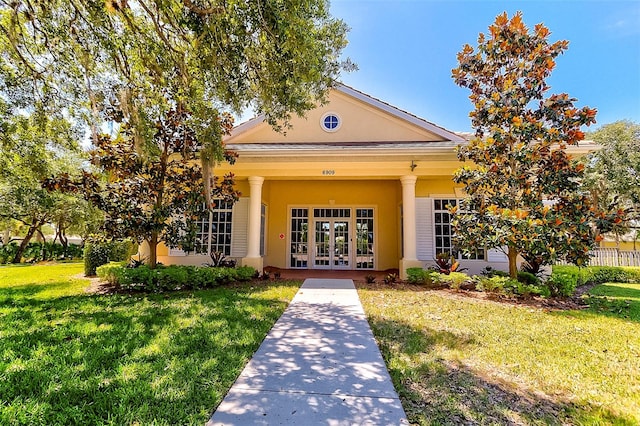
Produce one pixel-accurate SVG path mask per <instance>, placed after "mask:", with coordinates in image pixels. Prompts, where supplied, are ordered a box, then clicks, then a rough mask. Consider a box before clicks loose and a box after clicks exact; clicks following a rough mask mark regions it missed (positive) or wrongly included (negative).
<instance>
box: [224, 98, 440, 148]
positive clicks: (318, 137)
mask: <svg viewBox="0 0 640 426" xmlns="http://www.w3.org/2000/svg"><path fill="white" fill-rule="evenodd" d="M328 112H334V113H337V115H338V116H339V117H340V119H341V122H342V124H341V127H340V129H339V131H337V132H334V133H330V132H325V131H324V130H322V128H321V127H320V120H321V118H322V117H323V115H324V114H326V113H328ZM291 125H292V128H291V129H288V130H287V132H286V135H283V134H281V133H277V132H274V131H273V130H272V129H271V127H270V126H268V125H264V126H257V127H255V128H253V129H251V130H249V131H247V132H245V133H242V134H240V135H238V136H235V137H233V143H256V142H259V143H269V142H285V143H294V142H295V143H314V142H352V141H368V142H372V141H377V142H380V141H383V142H386V141H437V140H442V138H441V137H439V136H437V135H435V134H433V133H430V132H428V131H426V130H424V129H420V128H419V127H417V126H415V125H412V124H410V123H408V122H406V121H404V120H400V119H398V118H396V117H393V116H391V115H390V114H387V113H385V112H383V111H380V110H379V109H376V108H373V107H372V106H371V105H368V104H366V103H364V102H362V101H360V100H358V99H355V98H352V97H350V96H347V95H345V94H344V93H340V92H338V91H332V92H331V93H330V94H329V103H327V104H326V105H324V106H320V107H318V108H316V109H314V110H311V111H309V112H308V113H307V115H306V117H304V118H300V117H294V118H293V120H292V121H291Z"/></svg>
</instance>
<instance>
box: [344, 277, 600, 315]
mask: <svg viewBox="0 0 640 426" xmlns="http://www.w3.org/2000/svg"><path fill="white" fill-rule="evenodd" d="M356 287H358V288H359V289H364V290H374V291H375V290H396V291H415V292H428V291H431V292H439V293H445V294H447V295H448V296H450V297H460V298H471V299H479V300H490V301H492V302H496V303H503V304H509V305H519V306H529V307H532V308H538V309H544V310H548V311H567V310H576V309H586V308H588V307H589V305H587V303H586V302H585V301H584V299H583V298H582V297H581V296H582V295H583V294H585V293H587V292H588V291H589V290H591V289H592V288H593V287H594V286H593V285H585V286H581V287H578V288H577V289H576V293H575V294H574V295H573V296H572V297H557V298H551V299H546V298H543V297H527V298H522V297H513V296H507V295H504V294H497V293H487V292H482V291H472V290H451V289H449V288H427V287H425V286H420V285H415V284H409V283H404V282H400V283H394V284H385V283H382V282H380V283H378V282H376V283H373V284H370V283H366V282H356Z"/></svg>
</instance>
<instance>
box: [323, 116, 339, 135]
mask: <svg viewBox="0 0 640 426" xmlns="http://www.w3.org/2000/svg"><path fill="white" fill-rule="evenodd" d="M340 124H341V122H340V117H339V116H338V114H336V113H334V112H328V113H326V114H324V115H323V116H322V118H321V119H320V125H321V126H322V129H323V130H324V131H326V132H335V131H337V130H338V129H339V128H340Z"/></svg>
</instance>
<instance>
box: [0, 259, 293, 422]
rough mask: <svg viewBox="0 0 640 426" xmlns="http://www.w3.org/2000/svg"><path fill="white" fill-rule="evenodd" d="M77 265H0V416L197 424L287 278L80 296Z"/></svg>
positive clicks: (255, 340)
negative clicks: (168, 290)
mask: <svg viewBox="0 0 640 426" xmlns="http://www.w3.org/2000/svg"><path fill="white" fill-rule="evenodd" d="M82 268H83V266H82V265H81V264H65V265H53V266H21V267H13V266H12V267H0V424H8V425H14V424H29V425H39V424H41V425H45V424H46V425H67V424H96V425H98V424H113V425H124V424H144V425H173V424H198V425H202V424H204V423H205V422H206V421H207V420H208V418H209V417H210V415H211V412H212V411H213V409H215V407H216V406H217V405H218V404H219V403H220V401H221V399H222V398H223V397H224V395H225V393H226V392H227V390H228V389H229V387H230V386H231V385H232V383H233V381H234V380H235V379H236V377H237V376H238V374H239V373H240V371H241V370H242V368H243V367H244V365H245V364H246V362H247V361H248V360H249V358H250V357H251V355H252V354H253V353H254V351H255V350H256V349H257V347H258V346H259V344H260V342H261V341H262V339H263V338H264V336H265V335H266V333H267V332H268V330H269V329H270V328H271V326H272V325H273V323H274V322H275V321H276V320H277V318H278V317H279V316H280V315H281V313H282V312H283V311H284V309H285V308H286V306H287V304H288V302H289V301H290V300H291V298H292V297H293V295H294V294H295V292H296V290H297V287H298V285H299V283H287V282H281V283H277V284H273V285H267V284H262V283H261V284H260V285H257V286H256V287H251V286H249V285H247V286H239V287H234V288H216V289H213V290H204V291H197V292H183V293H171V294H160V295H89V294H86V293H85V292H84V289H85V288H86V287H87V285H88V281H86V280H82V279H74V278H72V276H74V275H76V274H78V273H81V271H82Z"/></svg>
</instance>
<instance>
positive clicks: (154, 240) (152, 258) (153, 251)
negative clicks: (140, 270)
mask: <svg viewBox="0 0 640 426" xmlns="http://www.w3.org/2000/svg"><path fill="white" fill-rule="evenodd" d="M147 243H148V244H149V268H151V269H156V266H157V264H158V233H157V232H153V233H152V234H151V239H150V240H148V241H147Z"/></svg>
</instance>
